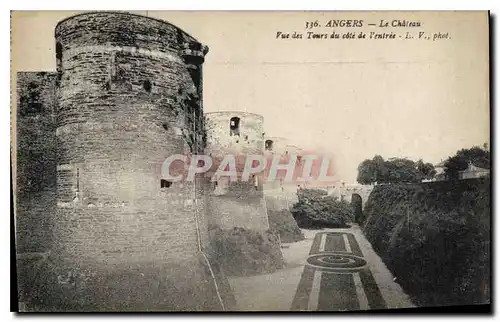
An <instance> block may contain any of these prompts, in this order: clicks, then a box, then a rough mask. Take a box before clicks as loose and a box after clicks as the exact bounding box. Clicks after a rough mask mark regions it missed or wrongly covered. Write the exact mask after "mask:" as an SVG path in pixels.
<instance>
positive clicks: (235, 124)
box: [229, 116, 240, 136]
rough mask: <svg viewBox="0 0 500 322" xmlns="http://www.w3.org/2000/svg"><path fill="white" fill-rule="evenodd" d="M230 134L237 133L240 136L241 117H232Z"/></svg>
mask: <svg viewBox="0 0 500 322" xmlns="http://www.w3.org/2000/svg"><path fill="white" fill-rule="evenodd" d="M229 135H231V136H233V135H237V136H240V118H239V117H236V116H235V117H232V118H231V120H230V121H229Z"/></svg>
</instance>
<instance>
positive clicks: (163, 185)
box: [160, 179, 172, 188]
mask: <svg viewBox="0 0 500 322" xmlns="http://www.w3.org/2000/svg"><path fill="white" fill-rule="evenodd" d="M171 185H172V182H170V181H168V180H165V179H161V181H160V187H161V188H170V186H171Z"/></svg>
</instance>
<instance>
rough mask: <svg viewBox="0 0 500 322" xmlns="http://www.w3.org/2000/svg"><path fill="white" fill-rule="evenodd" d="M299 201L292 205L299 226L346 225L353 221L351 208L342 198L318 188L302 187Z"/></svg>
mask: <svg viewBox="0 0 500 322" xmlns="http://www.w3.org/2000/svg"><path fill="white" fill-rule="evenodd" d="M298 199H299V201H298V202H297V203H296V204H294V205H293V208H292V214H293V217H294V218H295V221H296V222H297V224H298V226H299V227H301V228H321V227H332V228H340V227H346V226H347V224H348V223H349V222H352V221H353V217H354V215H353V210H352V207H351V205H350V204H349V203H347V202H346V201H344V200H341V201H339V200H338V199H337V198H335V197H332V196H328V195H327V193H326V192H325V191H323V190H319V189H303V190H300V191H299V193H298Z"/></svg>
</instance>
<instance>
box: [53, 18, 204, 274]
mask: <svg viewBox="0 0 500 322" xmlns="http://www.w3.org/2000/svg"><path fill="white" fill-rule="evenodd" d="M55 37H56V58H57V72H58V76H59V78H60V80H59V93H60V100H59V108H58V123H57V130H56V135H57V141H58V142H57V145H58V150H59V152H58V163H57V189H58V201H57V216H56V218H55V220H54V231H55V232H56V233H55V234H54V245H53V252H54V253H55V254H56V255H59V256H61V257H63V258H67V259H71V261H78V262H90V263H94V264H95V263H99V265H114V264H120V263H123V262H127V263H130V262H138V263H142V262H149V261H151V260H152V259H155V260H160V259H161V260H167V261H168V260H175V261H176V262H177V261H179V259H188V258H192V257H194V256H195V255H196V254H197V250H198V242H199V241H198V238H199V237H198V236H199V234H200V233H199V231H198V232H197V226H198V230H201V231H204V229H200V228H199V227H200V226H203V225H204V221H205V219H204V216H203V211H200V210H201V208H200V209H195V208H196V207H200V206H199V205H198V202H197V195H199V194H197V193H196V191H195V186H194V185H193V184H192V183H186V182H183V183H173V184H172V183H170V182H165V181H164V180H162V179H161V177H160V173H161V172H160V168H161V164H162V162H163V160H164V159H165V158H166V157H168V156H169V155H172V154H185V153H190V152H191V153H196V152H198V151H202V149H203V142H202V137H203V136H202V135H201V133H202V131H201V129H202V123H203V122H202V119H203V109H202V103H201V102H202V63H203V61H204V56H205V54H206V53H207V51H208V49H207V47H206V46H204V45H202V44H201V43H199V42H198V41H196V40H195V39H194V38H192V37H191V36H189V35H188V34H186V33H185V32H183V31H182V30H181V29H179V28H177V27H175V26H173V25H171V24H169V23H166V22H164V21H160V20H156V19H152V18H148V17H142V16H136V15H131V14H123V13H102V12H99V13H87V14H81V15H77V16H73V17H70V18H68V19H65V20H63V21H61V22H60V23H59V24H58V25H57V27H56V31H55ZM196 129H200V131H196ZM198 199H201V197H200V198H198ZM197 205H198V206H197ZM194 213H198V214H199V217H198V218H195V217H194V216H193V214H194ZM197 220H198V221H199V222H198V223H196V221H197ZM205 238H206V236H205ZM138 239H140V242H138Z"/></svg>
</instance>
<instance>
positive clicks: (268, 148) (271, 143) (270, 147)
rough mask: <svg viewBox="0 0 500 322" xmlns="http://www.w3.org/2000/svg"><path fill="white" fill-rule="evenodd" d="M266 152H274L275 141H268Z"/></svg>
mask: <svg viewBox="0 0 500 322" xmlns="http://www.w3.org/2000/svg"><path fill="white" fill-rule="evenodd" d="M265 144H266V150H268V151H272V150H273V140H266V143H265Z"/></svg>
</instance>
